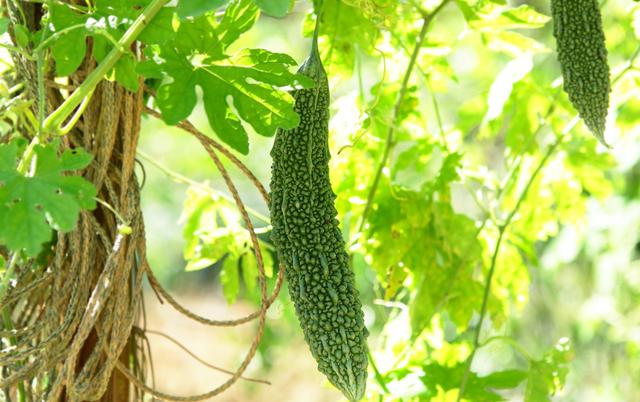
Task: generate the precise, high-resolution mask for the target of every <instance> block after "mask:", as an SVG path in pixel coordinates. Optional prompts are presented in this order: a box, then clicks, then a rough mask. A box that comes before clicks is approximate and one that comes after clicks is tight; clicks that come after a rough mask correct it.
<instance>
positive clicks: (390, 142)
mask: <svg viewBox="0 0 640 402" xmlns="http://www.w3.org/2000/svg"><path fill="white" fill-rule="evenodd" d="M449 1H450V0H442V2H441V3H440V4H439V5H438V7H436V8H435V9H434V10H433V11H432V12H431V13H429V14H427V15H424V18H423V20H422V28H421V29H420V33H419V34H418V38H417V41H416V46H415V47H414V49H413V53H412V54H411V58H410V59H409V64H408V65H407V70H406V72H405V74H404V78H403V80H402V84H401V86H400V91H399V92H398V97H397V98H396V103H395V106H394V108H393V118H392V120H391V124H390V125H389V130H388V131H387V139H386V142H385V146H384V151H383V154H382V157H381V158H380V162H379V163H378V167H377V169H376V173H375V176H374V178H373V183H372V184H371V189H370V190H369V195H368V196H367V203H366V205H365V207H364V211H363V212H362V218H361V219H360V224H359V225H358V232H362V229H363V228H364V225H365V223H366V221H367V216H368V215H369V213H370V212H371V207H372V205H373V199H374V197H375V195H376V192H377V190H378V185H379V184H380V179H381V178H382V172H383V171H384V168H385V166H386V165H387V160H388V159H389V156H390V155H391V151H392V150H393V147H394V146H395V132H396V127H397V126H398V123H399V121H398V120H399V119H400V108H401V107H402V103H403V102H404V98H405V96H406V94H407V89H408V87H409V81H410V79H411V75H412V73H413V69H414V67H415V66H416V61H417V59H418V55H419V54H420V49H421V48H422V45H423V43H424V40H425V38H426V36H427V31H428V30H429V26H430V25H431V22H432V21H433V19H434V18H435V16H436V15H438V13H439V12H440V11H441V10H442V9H443V8H444V6H445V5H447V3H449ZM419 11H420V10H419Z"/></svg>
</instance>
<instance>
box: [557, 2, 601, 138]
mask: <svg viewBox="0 0 640 402" xmlns="http://www.w3.org/2000/svg"><path fill="white" fill-rule="evenodd" d="M551 15H552V16H553V34H554V36H555V37H556V41H557V46H558V60H559V61H560V65H561V67H562V77H563V79H564V89H565V91H566V92H567V94H568V95H569V100H570V101H571V103H572V104H573V106H574V107H575V108H576V109H577V110H578V112H579V113H580V117H582V119H583V120H584V122H585V124H586V125H587V127H588V128H589V130H591V132H592V133H593V134H594V135H595V136H596V138H598V140H600V141H601V142H602V143H603V144H605V145H606V143H605V141H604V129H605V123H606V119H607V109H608V108H609V92H610V90H611V84H610V77H609V65H608V63H607V48H606V46H605V37H604V31H603V29H602V17H601V15H600V9H599V8H598V1H597V0H551Z"/></svg>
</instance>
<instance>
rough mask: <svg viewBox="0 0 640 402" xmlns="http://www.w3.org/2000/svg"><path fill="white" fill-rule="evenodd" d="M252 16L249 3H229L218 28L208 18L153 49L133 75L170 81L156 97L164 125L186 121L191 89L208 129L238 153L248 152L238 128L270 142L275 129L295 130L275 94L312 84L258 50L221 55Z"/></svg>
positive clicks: (287, 104) (284, 98) (288, 108)
mask: <svg viewBox="0 0 640 402" xmlns="http://www.w3.org/2000/svg"><path fill="white" fill-rule="evenodd" d="M257 16H258V9H257V8H256V7H255V6H254V5H253V3H252V2H250V1H248V0H240V1H234V2H232V3H231V4H230V5H229V6H228V7H227V10H226V13H225V15H224V17H223V18H222V19H221V20H220V21H219V22H218V21H216V19H215V18H214V17H211V16H202V17H199V18H196V19H194V20H190V21H187V22H184V23H183V24H181V25H180V28H179V29H178V31H177V35H176V37H175V40H173V41H171V42H169V43H166V44H164V45H162V46H156V47H155V48H154V49H153V51H152V53H153V57H151V58H150V60H149V61H147V62H145V63H142V64H141V65H140V66H139V71H140V72H142V73H143V74H144V75H145V76H147V77H155V78H162V77H165V76H168V77H170V80H167V81H165V82H164V83H163V84H162V85H161V86H160V87H159V88H158V91H157V96H156V101H157V104H158V107H159V108H160V110H161V111H162V116H163V118H164V120H165V121H166V122H167V123H169V124H176V123H178V122H180V121H181V120H183V119H186V118H187V117H189V115H190V114H191V112H192V111H193V108H194V107H195V105H196V102H197V97H196V87H200V88H201V89H202V92H203V101H204V107H205V111H206V113H207V117H208V119H209V124H210V125H211V127H212V128H213V130H214V131H215V133H216V134H217V135H218V136H219V137H220V138H221V139H222V140H223V141H224V142H226V143H227V144H229V145H230V146H231V147H233V148H234V149H236V150H238V151H240V152H242V153H245V154H246V153H248V151H249V139H248V135H247V131H246V128H245V126H244V125H243V123H246V124H248V125H249V126H251V127H252V128H253V130H254V131H255V132H256V133H258V134H260V135H263V136H272V135H273V134H275V132H276V129H277V128H279V127H282V128H287V129H288V128H293V127H295V126H297V125H298V122H299V117H298V115H297V114H296V113H295V112H294V110H293V100H292V97H291V96H290V95H289V94H288V93H286V92H285V91H282V90H278V89H281V88H291V87H295V86H310V85H312V83H311V82H310V80H308V79H305V77H302V76H299V75H296V74H293V73H291V72H290V71H289V68H290V67H291V66H293V65H295V61H294V60H293V59H292V58H291V57H289V56H287V55H285V54H279V53H272V52H269V51H266V50H260V49H249V50H243V51H240V52H238V53H237V54H235V55H234V56H227V55H226V53H225V51H226V50H227V48H228V47H229V46H230V45H231V44H232V43H233V42H235V41H236V40H237V39H238V37H239V36H240V35H241V34H242V33H243V32H245V31H247V30H248V29H249V28H251V26H252V25H253V23H254V22H255V19H256V18H257ZM196 60H197V62H194V61H196Z"/></svg>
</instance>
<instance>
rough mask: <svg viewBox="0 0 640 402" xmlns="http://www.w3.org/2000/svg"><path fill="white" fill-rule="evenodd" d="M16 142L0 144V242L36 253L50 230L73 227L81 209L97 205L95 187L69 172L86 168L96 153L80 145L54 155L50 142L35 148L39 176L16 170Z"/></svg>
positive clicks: (14, 248) (16, 249)
mask: <svg viewBox="0 0 640 402" xmlns="http://www.w3.org/2000/svg"><path fill="white" fill-rule="evenodd" d="M18 148H19V147H18V145H17V144H16V142H12V143H10V144H2V145H0V205H1V206H2V208H0V244H5V245H7V246H8V247H9V248H10V249H11V250H14V251H18V250H22V249H24V250H25V251H26V253H27V255H29V256H34V255H36V254H38V252H39V251H40V248H41V246H42V244H43V243H45V242H46V241H48V240H49V239H50V238H51V230H52V229H54V230H59V231H61V232H68V231H70V230H72V229H73V228H74V227H75V225H76V221H77V219H78V214H79V213H80V210H81V209H93V208H95V205H96V204H95V200H94V197H95V196H96V190H95V187H93V185H92V184H91V183H89V182H88V181H86V180H85V179H83V178H82V177H79V176H72V175H66V174H65V173H66V172H68V171H73V170H77V169H82V168H84V167H85V166H87V165H88V164H89V163H90V162H91V159H92V156H91V155H90V154H88V153H86V152H85V151H83V150H81V149H75V150H73V151H65V152H64V153H63V154H62V155H61V156H60V157H58V156H56V151H55V148H54V147H52V146H41V145H39V146H36V148H35V155H34V158H35V161H36V165H35V174H34V175H33V176H30V177H27V176H24V175H22V174H20V173H19V172H18V171H17V169H16V166H17V162H18V157H19V153H18Z"/></svg>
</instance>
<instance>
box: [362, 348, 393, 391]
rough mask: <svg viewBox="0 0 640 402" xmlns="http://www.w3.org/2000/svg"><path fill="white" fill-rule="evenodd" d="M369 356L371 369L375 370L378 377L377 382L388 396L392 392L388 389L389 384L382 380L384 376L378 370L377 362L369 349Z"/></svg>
mask: <svg viewBox="0 0 640 402" xmlns="http://www.w3.org/2000/svg"><path fill="white" fill-rule="evenodd" d="M367 356H369V362H370V363H371V368H372V369H373V374H374V375H375V377H376V381H377V382H378V384H379V385H380V387H381V388H382V389H383V390H384V392H386V393H387V394H390V393H391V392H390V391H389V388H387V384H385V382H384V378H382V374H380V371H379V370H378V366H377V365H376V362H375V360H373V355H372V354H371V351H370V350H369V349H367Z"/></svg>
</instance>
